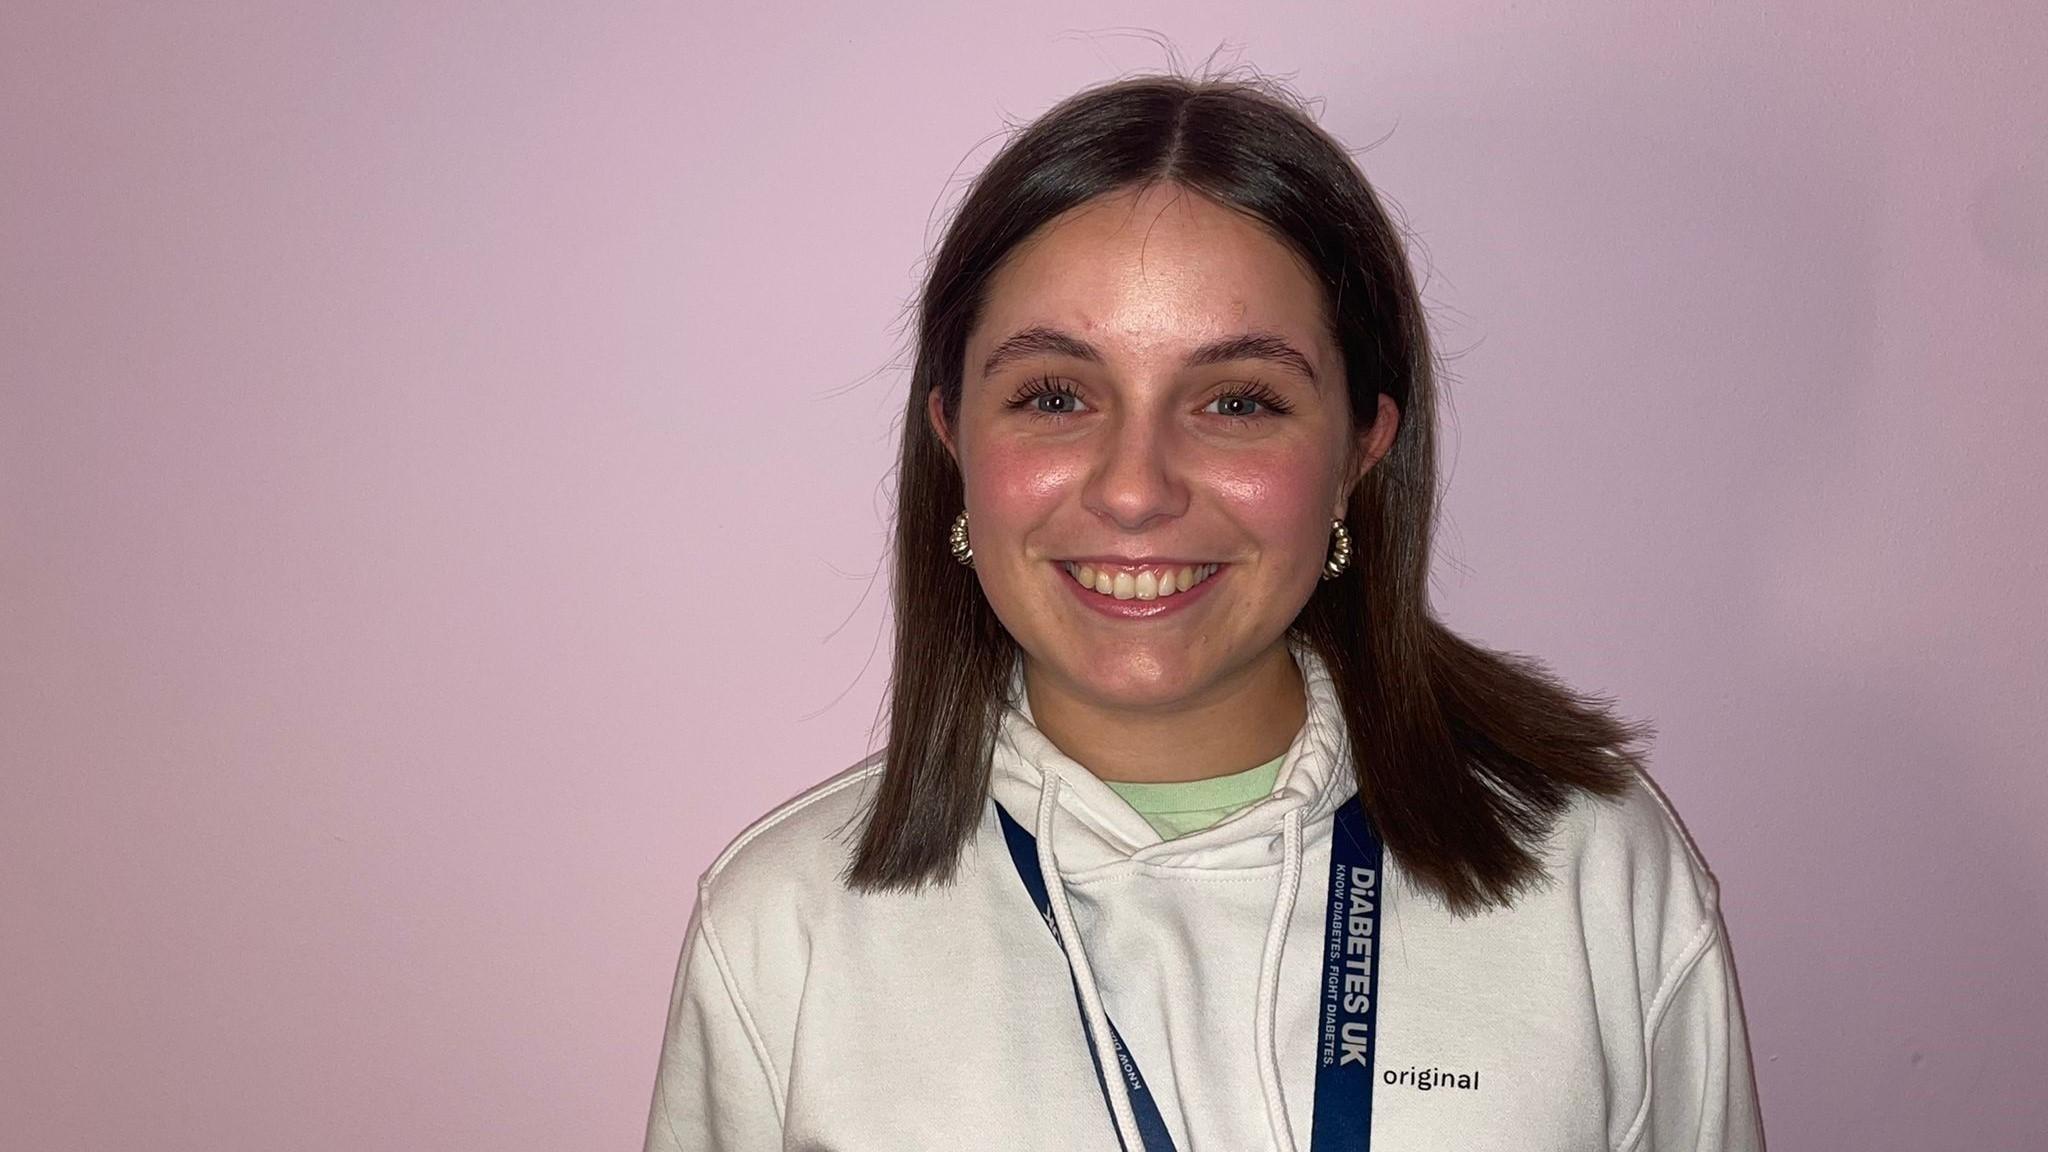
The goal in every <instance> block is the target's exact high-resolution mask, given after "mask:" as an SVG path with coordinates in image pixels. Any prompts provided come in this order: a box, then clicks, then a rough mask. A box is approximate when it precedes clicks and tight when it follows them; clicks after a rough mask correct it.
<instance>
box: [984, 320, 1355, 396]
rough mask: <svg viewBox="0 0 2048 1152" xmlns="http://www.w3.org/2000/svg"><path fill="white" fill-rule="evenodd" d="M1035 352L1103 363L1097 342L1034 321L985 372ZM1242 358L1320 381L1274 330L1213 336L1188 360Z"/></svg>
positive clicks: (994, 355)
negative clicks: (1214, 338)
mask: <svg viewBox="0 0 2048 1152" xmlns="http://www.w3.org/2000/svg"><path fill="white" fill-rule="evenodd" d="M1033 356H1066V357H1070V358H1072V359H1075V360H1085V361H1087V362H1088V363H1090V364H1100V363H1102V353H1101V352H1100V351H1098V350H1097V349H1096V347H1095V345H1093V344H1090V343H1088V342H1087V341H1086V340H1083V339H1081V338H1080V337H1078V336H1075V335H1073V334H1071V333H1067V332H1062V331H1060V330H1059V329H1057V328H1048V327H1045V326H1044V325H1034V326H1032V327H1030V328H1026V329H1024V330H1023V331H1021V332H1018V333H1017V334H1016V335H1014V336H1011V337H1009V338H1008V339H1006V340H1004V341H1003V342H1002V343H1000V344H998V345H996V346H995V348H994V349H993V350H992V351H990V352H989V354H988V359H987V360H984V361H982V364H981V374H982V375H983V376H989V375H992V374H993V373H994V372H995V371H996V369H998V368H1001V367H1003V366H1004V365H1005V364H1008V363H1010V362H1012V361H1015V360H1026V359H1029V358H1031V357H1033ZM1238 360H1266V361H1270V362H1272V363H1275V364H1280V365H1282V366H1284V367H1287V368H1292V369H1293V370H1294V371H1296V372H1299V373H1301V374H1302V376H1304V377H1306V378H1307V379H1308V380H1309V382H1310V383H1316V382H1317V381H1316V373H1315V369H1314V368H1313V367H1312V366H1311V365H1310V363H1309V359H1308V357H1307V356H1304V355H1302V353H1301V350H1300V349H1298V348H1296V347H1295V346H1294V345H1292V344H1290V343H1288V342H1287V340H1286V338H1284V337H1282V336H1280V335H1279V334H1278V333H1274V332H1259V331H1253V332H1245V333H1241V334H1239V335H1236V336H1225V337H1223V338H1222V339H1220V340H1211V341H1210V342H1209V343H1207V344H1204V345H1202V346H1201V347H1200V348H1197V349H1195V350H1194V351H1193V352H1191V353H1189V354H1188V358H1187V360H1186V361H1185V363H1186V365H1187V366H1188V367H1190V368H1200V367H1204V366H1206V365H1210V364H1229V363H1232V362H1234V361H1238Z"/></svg>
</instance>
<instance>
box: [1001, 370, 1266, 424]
mask: <svg viewBox="0 0 2048 1152" xmlns="http://www.w3.org/2000/svg"><path fill="white" fill-rule="evenodd" d="M1040 396H1073V397H1074V398H1075V399H1076V400H1078V399H1080V396H1079V395H1078V394H1076V393H1075V391H1074V390H1073V388H1072V387H1070V386H1068V385H1066V384H1063V383H1061V382H1059V381H1057V380H1055V379H1053V378H1052V377H1050V376H1039V377H1035V378H1033V379H1032V380H1031V381H1030V382H1028V383H1026V384H1025V385H1024V387H1023V389H1022V390H1020V391H1019V392H1018V393H1017V394H1016V395H1015V396H1013V397H1011V398H1010V402H1009V407H1010V408H1012V409H1018V408H1029V407H1030V405H1031V402H1032V401H1034V400H1036V399H1038V398H1039V397H1040ZM1239 399H1242V400H1255V401H1257V402H1258V403H1259V404H1261V405H1264V406H1265V408H1266V409H1267V411H1268V412H1270V413H1271V414H1273V415H1277V416H1285V415H1286V414H1288V413H1289V412H1292V411H1294V407H1293V406H1292V405H1290V404H1289V403H1287V401H1286V400H1284V399H1282V398H1281V396H1280V394H1279V393H1277V392H1275V391H1273V390H1272V389H1271V388H1268V387H1267V386H1266V385H1264V384H1262V383H1260V382H1258V381H1257V380H1253V381H1251V382H1250V383H1248V384H1241V385H1238V386H1237V387H1235V388H1232V389H1230V390H1229V391H1226V392H1220V393H1218V394H1217V395H1216V396H1215V398H1214V399H1212V400H1211V401H1210V403H1212V404H1213V403H1215V401H1216V400H1239ZM1031 415H1034V416H1042V417H1044V418H1046V419H1048V420H1057V419H1059V418H1060V417H1062V416H1072V415H1074V413H1072V412H1038V411H1033V412H1032V413H1031ZM1224 419H1226V420H1238V421H1249V420H1254V419H1257V417H1255V416H1225V417H1224Z"/></svg>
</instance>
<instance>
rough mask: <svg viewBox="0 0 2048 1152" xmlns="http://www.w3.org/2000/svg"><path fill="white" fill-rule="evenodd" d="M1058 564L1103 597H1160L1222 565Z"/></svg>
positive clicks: (1205, 577) (1195, 584) (1191, 585)
mask: <svg viewBox="0 0 2048 1152" xmlns="http://www.w3.org/2000/svg"><path fill="white" fill-rule="evenodd" d="M1060 567H1061V568H1063V569H1065V570H1066V573H1067V576H1068V577H1069V578H1070V579H1072V580H1073V582H1074V583H1075V584H1077V585H1079V586H1080V587H1081V588H1083V589H1086V590H1087V591H1089V592H1091V593H1093V594H1095V595H1097V596H1101V597H1104V598H1106V599H1114V600H1161V599H1168V598H1171V597H1174V596H1178V595H1181V594H1182V593H1185V592H1187V591H1188V590H1189V589H1192V588H1196V587H1199V586H1200V585H1202V584H1204V583H1206V582H1207V581H1208V580H1209V578H1210V577H1212V576H1214V575H1215V574H1216V572H1217V570H1218V569H1219V568H1221V567H1222V565H1220V564H1183V565H1172V564H1133V565H1123V564H1087V563H1079V562H1076V561H1073V560H1066V561H1062V562H1061V563H1060Z"/></svg>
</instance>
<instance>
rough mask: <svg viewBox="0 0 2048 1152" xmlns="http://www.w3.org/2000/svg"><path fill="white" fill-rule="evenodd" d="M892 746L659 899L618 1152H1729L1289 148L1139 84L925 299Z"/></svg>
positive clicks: (1621, 736)
mask: <svg viewBox="0 0 2048 1152" xmlns="http://www.w3.org/2000/svg"><path fill="white" fill-rule="evenodd" d="M919 321H920V323H919V330H918V348H917V359H916V366H915V370H914V375H913V379H912V386H911V399H910V419H909V420H908V421H907V422H906V424H905V427H904V436H903V442H902V450H901V452H902V454H901V471H900V489H899V504H898V511H897V524H896V557H895V587H896V601H895V607H896V620H897V633H896V660H895V672H894V677H893V680H892V682H891V712H890V716H891V726H890V731H889V739H888V742H887V745H886V747H885V748H884V749H883V750H882V752H880V753H879V754H877V755H876V756H874V757H871V758H869V759H868V760H866V761H863V762H862V763H860V764H858V765H855V766H854V767H853V768H851V769H849V770H848V771H846V772H844V773H841V774H840V775H838V776H836V777H834V778H832V779H831V780H828V781H826V782H825V783H823V784H822V785H820V786H818V787H816V788H814V789H812V790H810V791H809V792H806V793H805V794H803V795H802V796H799V797H797V798H796V799H795V800H793V801H791V802H790V803H788V804H786V805H784V806H782V807H781V808H779V809H777V810H776V811H775V812H773V813H771V814H770V815H768V816H767V817H766V818H764V819H762V820H761V821H760V822H758V823H756V824H755V825H754V826H753V827H752V828H750V829H749V830H747V832H746V833H745V834H743V835H742V836H740V838H739V839H738V840H737V841H736V842H735V843H734V844H733V845H732V846H731V847H730V848H728V849H727V850H726V852H725V853H724V854H723V855H722V856H720V857H719V859H718V860H717V861H716V862H715V863H714V864H713V865H712V867H711V869H710V871H709V872H707V873H706V874H705V876H704V878H703V880H702V882H701V884H700V886H699V889H698V894H697V905H696V910H695V913H694V915H693V917H692V919H691V923H690V927H689V930H688V935H687V940H686V943H685V945H684V951H683V956H682V963H681V968H680V971H679V973H678V975H677V980H676V985H675V994H674V998H673V1001H672V1005H671V1010H670V1016H669V1022H668V1034H667V1039H666V1042H665V1045H664V1048H663V1052H662V1060H661V1065H660V1070H659V1076H658V1082H657V1085H656V1090H655V1098H654V1105H653V1109H652V1114H651V1116H650V1121H649V1127H648V1136H647V1147H648V1148H650V1149H661V1150H673V1149H690V1150H697V1149H727V1150H733V1152H748V1150H753V1149H771V1148H816V1149H826V1148H829V1149H834V1150H838V1152H852V1150H869V1149H906V1148H930V1149H961V1148H999V1149H1005V1150H1011V1149H1063V1150H1064V1149H1096V1148H1121V1149H1124V1150H1125V1152H1138V1150H1140V1149H1143V1150H1147V1152H1155V1150H1157V1149H1164V1148H1175V1149H1217V1150H1222V1152H1238V1150H1243V1149H1265V1148H1278V1149H1300V1148H1310V1147H1313V1148H1316V1149H1332V1148H1365V1147H1368V1146H1369V1144H1370V1142H1371V1141H1373V1140H1378V1141H1379V1143H1380V1145H1381V1146H1382V1147H1386V1148H1429V1149H1437V1148H1443V1149H1451V1148H1455V1149H1485V1148H1503V1149H1505V1148H1513V1149H1516V1150H1517V1152H1528V1150H1532V1149H1571V1150H1574V1152H1576V1150H1582V1149H1638V1150H1648V1149H1658V1150H1664V1149H1678V1148H1683V1149H1745V1148H1754V1147H1760V1146H1761V1142H1762V1137H1761V1132H1760V1128H1759V1124H1758V1120H1757V1115H1756V1108H1755V1100H1754V1095H1753V1089H1752V1082H1751V1073H1750V1067H1749V1056H1748V1049H1747V1044H1746V1040H1745V1030H1744V1026H1743V1021H1742V1016H1741V1011H1740V1007H1739V1005H1738V1001H1737V999H1736V991H1735V984H1734V979H1733V974H1732V971H1731V967H1730V958H1729V952H1728V948H1727V945H1726V943H1725V941H1724V939H1723V935H1722V930H1721V921H1720V916H1719V912H1718V910H1717V906H1716V902H1715V887H1714V883H1713V881H1712V879H1711V878H1710V876H1709V874H1708V873H1707V871H1706V870H1705V868H1704V867H1703V865H1702V864H1701V862H1700V860H1699V858H1698V857H1697V856H1696V855H1695V854H1694V852H1693V851H1692V849H1691V847H1690V846H1689V844H1688V842H1687V841H1686V840H1685V838H1684V836H1683V835H1682V833H1681V832H1680V830H1679V827H1678V825H1677V823H1676V821H1675V819H1674V818H1673V817H1672V815H1671V813H1670V811H1669V810H1668V809H1667V808H1666V807H1665V806H1664V805H1663V804H1662V802H1661V801H1660V800H1659V799H1658V797H1657V795H1656V793H1655V792H1653V791H1652V790H1651V788H1650V787H1649V786H1648V784H1647V782H1646V781H1645V780H1644V778H1643V776H1642V775H1641V772H1640V770H1639V769H1640V766H1639V763H1638V761H1639V754H1638V753H1637V752H1636V751H1634V750H1633V747H1632V746H1633V745H1634V744H1636V743H1638V742H1639V741H1640V740H1641V739H1642V738H1643V737H1644V735H1645V731H1644V730H1643V729H1642V728H1641V727H1640V726H1638V725H1631V724H1628V723H1625V722H1623V721H1620V720H1618V719H1616V718H1614V717H1613V716H1612V715H1610V714H1609V712H1608V711H1607V710H1606V709H1605V708H1604V707H1603V706H1601V705H1600V704H1598V703H1596V702H1594V701H1591V700H1589V699H1587V698H1585V697H1582V696H1580V695H1577V694H1575V693H1573V692H1572V691H1571V690H1570V689H1568V688H1567V687H1565V686H1563V685H1561V684H1559V683H1558V682H1557V681H1556V680H1555V679H1553V678H1552V677H1550V676H1549V675H1548V674H1547V673H1546V672H1544V671H1543V670H1542V669H1541V668H1540V667H1539V666H1538V665H1536V664H1534V663H1533V662H1531V661H1528V660H1526V659H1523V658H1519V657H1516V656H1512V655H1509V654H1504V653H1499V652H1492V651H1488V650H1486V649H1483V648H1480V647H1477V646H1475V645H1473V644H1471V643H1469V642H1468V641H1465V640H1463V639H1461V638H1459V637H1457V636H1455V635H1453V634H1452V633H1451V632H1449V631H1448V630H1447V629H1445V628H1444V627H1443V625H1441V624H1440V623H1438V622H1437V621H1436V619H1435V618H1434V617H1433V616H1432V615H1431V613H1430V609H1429V604H1428V598H1427V588H1426V583H1425V579H1426V575H1427V571H1428V554H1429V548H1428V545H1429V539H1430V529H1431V524H1432V518H1433V513H1434V500H1435V494H1436V471H1435V458H1434V451H1435V441H1434V435H1435V428H1434V420H1435V410H1434V409H1435V402H1436V397H1435V391H1434V385H1433V377H1432V372H1431V366H1432V361H1431V354H1430V348H1429V340H1428V335H1427V332H1426V331H1425V327H1424V317H1423V313H1422V309H1421V305H1420V301H1419V299H1418V295H1417V292H1416V288H1415V285H1414V283H1413V281H1412V279H1411V276H1410V273H1409V269H1408V265H1407V263H1406V260H1405V257H1404V255H1403V252H1402V246H1401V243H1400V241H1399V238H1398V235H1397V233H1396V231H1395V229H1394V227H1393V226H1392V225H1391V224H1390V223H1389V221H1388V219H1387V217H1386V214H1385V213H1384V212H1383V211H1382V209H1381V207H1380V205H1379V203H1378V201H1377V199H1376V197H1375V196H1374V194H1373V192H1372V190H1371V189H1370V187H1369V186H1368V185H1367V184H1366V182H1365V180H1364V178H1363V177H1362V176H1361V175H1360V174H1359V172H1358V170H1357V168H1356V167H1355V165H1354V164H1353V163H1352V162H1351V160H1350V158H1349V156H1348V155H1347V154H1346V153H1345V151H1344V150H1343V149H1342V148H1341V147H1340V146H1339V145H1338V144H1336V143H1335V142H1334V141H1332V140H1331V139H1330V138H1329V137H1328V136H1326V135H1325V134H1324V133H1323V132H1322V131H1321V130H1320V129H1319V128H1317V127H1316V126H1315V125H1314V124H1313V122H1312V121H1310V120H1309V119H1308V118H1307V117H1306V116H1305V115H1304V114H1303V113H1302V112H1300V111H1299V110H1298V109H1297V108H1296V107H1295V106H1294V105H1292V104H1291V103H1290V102H1288V101H1287V100H1285V99H1283V98H1281V97H1278V96H1275V95H1271V94H1269V93H1267V92H1266V91H1265V90H1263V89H1261V88H1258V87H1255V86H1249V85H1244V84H1238V83H1226V82H1216V81H1196V80H1185V79H1180V78H1173V77H1147V78H1141V79H1137V80H1129V81H1122V82H1118V83H1114V84H1109V85H1105V86H1102V87H1098V88H1095V89H1092V90H1089V91H1086V92H1083V93H1081V94H1079V95H1077V96H1074V97H1072V98H1070V99H1068V100H1067V101H1065V102H1063V103H1061V104H1060V105H1059V106H1057V107H1055V108H1054V109H1052V110H1051V111H1050V112H1048V113H1047V114H1046V115H1044V116H1043V117H1041V118H1040V119H1039V120H1038V121H1036V122H1035V123H1034V124H1032V125H1030V126H1029V127H1028V128H1027V129H1026V130H1024V131H1023V132H1022V133H1021V134H1019V135H1018V136H1017V137H1016V138H1015V139H1013V140H1012V141H1011V142H1010V143H1009V144H1008V145H1007V146H1006V147H1005V148H1004V149H1003V150H1002V152H1001V154H1000V155H998V156H997V157H996V159H995V160H994V161H993V162H992V163H991V164H990V165H989V167H988V169H987V170H986V171H985V172H984V173H983V174H982V175H981V176H980V177H979V178H978V179H977V180H976V182H975V184H974V186H973V188H972V189H971V191H970V192H969V194H968V196H967V198H966V200H965V201H964V203H963V204H962V206H961V208H960V209H959V211H958V213H957V215H956V217H955V218H954V219H953V221H952V222H951V224H950V226H949V228H948V230H947V232H946V235H945V238H944V240H943V242H942V244H941V246H940V248H939V251H938V253H937V255H936V257H935V259H934V261H933V264H932V266H931V271H930V277H929V280H928V282H927V283H926V285H925V288H924V291H923V294H922V298H921V301H920V317H919Z"/></svg>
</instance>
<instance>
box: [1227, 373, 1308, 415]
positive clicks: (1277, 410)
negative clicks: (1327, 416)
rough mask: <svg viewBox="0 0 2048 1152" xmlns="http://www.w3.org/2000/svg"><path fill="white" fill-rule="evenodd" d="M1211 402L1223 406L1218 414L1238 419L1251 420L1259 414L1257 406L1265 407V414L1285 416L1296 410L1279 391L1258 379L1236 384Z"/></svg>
mask: <svg viewBox="0 0 2048 1152" xmlns="http://www.w3.org/2000/svg"><path fill="white" fill-rule="evenodd" d="M1209 403H1210V404H1211V405H1212V406H1214V405H1222V406H1223V410H1222V411H1220V412H1218V413H1217V415H1218V416H1227V417H1230V418H1232V419H1236V420H1250V419H1252V418H1254V416H1256V415H1258V414H1259V413H1257V412H1256V411H1254V409H1255V408H1263V409H1265V414H1269V415H1275V416H1284V415H1286V414H1287V413H1289V412H1292V411H1293V410H1294V409H1293V406H1292V405H1290V404H1288V403H1287V401H1286V400H1284V399H1282V398H1281V396H1280V394H1279V393H1278V392H1275V391H1273V390H1272V389H1271V388H1268V387H1267V386H1266V385H1264V384H1261V383H1259V382H1258V381H1256V380H1254V381H1252V382H1250V383H1249V384H1239V385H1236V386H1234V387H1232V388H1231V389H1230V390H1229V391H1227V392H1224V393H1222V394H1221V395H1219V396H1217V397H1216V398H1215V399H1214V400H1211V401H1209Z"/></svg>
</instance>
